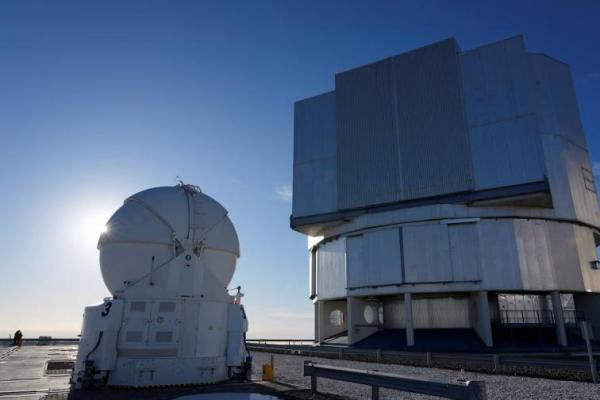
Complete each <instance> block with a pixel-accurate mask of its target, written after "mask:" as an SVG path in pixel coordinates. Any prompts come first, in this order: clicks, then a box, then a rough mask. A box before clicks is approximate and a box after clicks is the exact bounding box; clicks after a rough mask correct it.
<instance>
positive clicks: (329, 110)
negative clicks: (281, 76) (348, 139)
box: [292, 92, 337, 217]
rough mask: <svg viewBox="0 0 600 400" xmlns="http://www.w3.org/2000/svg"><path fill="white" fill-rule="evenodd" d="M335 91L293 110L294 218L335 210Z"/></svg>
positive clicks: (308, 100) (312, 98) (305, 101)
mask: <svg viewBox="0 0 600 400" xmlns="http://www.w3.org/2000/svg"><path fill="white" fill-rule="evenodd" d="M335 132H336V128H335V92H329V93H325V94H322V95H320V96H316V97H311V98H309V99H305V100H302V101H299V102H297V103H296V104H295V107H294V185H293V194H294V195H293V202H292V213H293V215H294V216H296V217H300V216H306V215H314V214H322V213H327V212H331V211H335V210H336V209H337V161H336V160H337V156H336V137H335Z"/></svg>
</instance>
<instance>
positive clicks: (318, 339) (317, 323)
mask: <svg viewBox="0 0 600 400" xmlns="http://www.w3.org/2000/svg"><path fill="white" fill-rule="evenodd" d="M314 306H315V342H321V333H320V332H319V326H320V325H321V315H320V313H319V308H320V307H319V302H318V301H315V304H314Z"/></svg>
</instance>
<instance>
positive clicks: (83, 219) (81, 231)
mask: <svg viewBox="0 0 600 400" xmlns="http://www.w3.org/2000/svg"><path fill="white" fill-rule="evenodd" d="M110 215H111V214H110V212H107V211H105V210H86V211H85V212H82V213H80V214H79V215H78V218H77V219H76V227H75V229H74V231H75V234H76V235H77V236H78V240H79V241H80V242H81V243H83V244H88V245H92V244H93V245H95V244H96V243H97V242H98V239H99V238H100V235H101V234H102V233H104V232H106V231H107V230H108V226H107V225H106V223H107V221H108V219H109V218H110Z"/></svg>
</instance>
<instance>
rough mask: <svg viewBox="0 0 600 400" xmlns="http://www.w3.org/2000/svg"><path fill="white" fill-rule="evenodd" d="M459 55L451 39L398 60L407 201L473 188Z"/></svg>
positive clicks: (400, 135)
mask: <svg viewBox="0 0 600 400" xmlns="http://www.w3.org/2000/svg"><path fill="white" fill-rule="evenodd" d="M458 51H459V50H458V46H457V44H456V42H455V41H454V40H453V39H450V40H445V41H443V42H440V43H436V44H433V45H431V46H427V47H423V48H421V49H417V50H415V51H411V52H409V53H406V54H402V55H399V56H396V57H394V58H393V59H392V65H393V84H394V91H395V98H396V105H395V107H396V118H397V123H396V125H397V136H398V143H399V146H398V148H399V153H400V156H399V159H400V165H401V166H400V171H401V179H402V181H401V182H399V186H400V189H401V198H402V199H415V198H420V197H430V196H435V195H438V194H444V193H453V192H461V191H465V190H469V189H472V171H471V154H470V149H469V141H468V134H469V133H468V126H467V121H466V116H465V112H464V105H463V99H462V89H461V82H460V72H459V65H458V55H457V53H458Z"/></svg>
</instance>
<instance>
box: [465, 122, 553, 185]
mask: <svg viewBox="0 0 600 400" xmlns="http://www.w3.org/2000/svg"><path fill="white" fill-rule="evenodd" d="M471 148H472V150H473V152H472V153H473V166H474V172H475V182H476V189H489V188H494V187H501V186H510V185H517V184H520V183H526V182H537V181H541V180H543V179H544V167H543V158H542V157H543V156H542V154H541V146H540V143H539V136H538V134H537V132H536V126H535V117H534V116H532V115H529V116H524V117H517V118H514V119H509V120H505V121H499V122H496V123H492V124H489V125H484V126H478V127H472V128H471Z"/></svg>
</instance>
